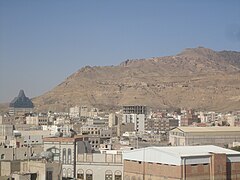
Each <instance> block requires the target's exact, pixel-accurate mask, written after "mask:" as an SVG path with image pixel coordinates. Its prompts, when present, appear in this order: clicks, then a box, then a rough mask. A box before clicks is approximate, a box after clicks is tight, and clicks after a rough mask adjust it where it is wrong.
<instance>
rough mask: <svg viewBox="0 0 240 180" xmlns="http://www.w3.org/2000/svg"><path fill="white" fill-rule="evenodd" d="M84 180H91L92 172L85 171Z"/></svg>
mask: <svg viewBox="0 0 240 180" xmlns="http://www.w3.org/2000/svg"><path fill="white" fill-rule="evenodd" d="M86 180H93V172H92V170H90V169H88V170H87V171H86Z"/></svg>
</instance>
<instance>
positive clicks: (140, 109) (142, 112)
mask: <svg viewBox="0 0 240 180" xmlns="http://www.w3.org/2000/svg"><path fill="white" fill-rule="evenodd" d="M146 116H147V108H146V106H123V120H122V122H123V123H124V124H128V123H133V124H134V130H135V131H137V132H144V131H145V122H146Z"/></svg>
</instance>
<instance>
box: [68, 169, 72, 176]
mask: <svg viewBox="0 0 240 180" xmlns="http://www.w3.org/2000/svg"><path fill="white" fill-rule="evenodd" d="M67 177H72V169H68V170H67Z"/></svg>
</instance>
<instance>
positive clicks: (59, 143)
mask: <svg viewBox="0 0 240 180" xmlns="http://www.w3.org/2000/svg"><path fill="white" fill-rule="evenodd" d="M43 142H44V151H46V152H51V153H52V160H53V161H54V162H59V163H62V177H63V179H68V178H74V177H76V157H77V156H78V154H81V153H90V152H91V147H90V144H89V143H88V138H87V137H85V136H74V137H51V138H44V139H43Z"/></svg>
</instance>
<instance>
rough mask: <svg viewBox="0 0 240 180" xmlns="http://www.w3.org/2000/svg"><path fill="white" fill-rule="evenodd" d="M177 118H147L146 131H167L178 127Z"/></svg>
mask: <svg viewBox="0 0 240 180" xmlns="http://www.w3.org/2000/svg"><path fill="white" fill-rule="evenodd" d="M178 124H179V120H178V119H174V118H172V117H162V118H151V119H147V121H146V123H145V126H146V128H145V129H146V130H147V131H152V132H154V133H157V134H159V133H168V132H169V131H170V130H171V129H173V128H175V127H178Z"/></svg>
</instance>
